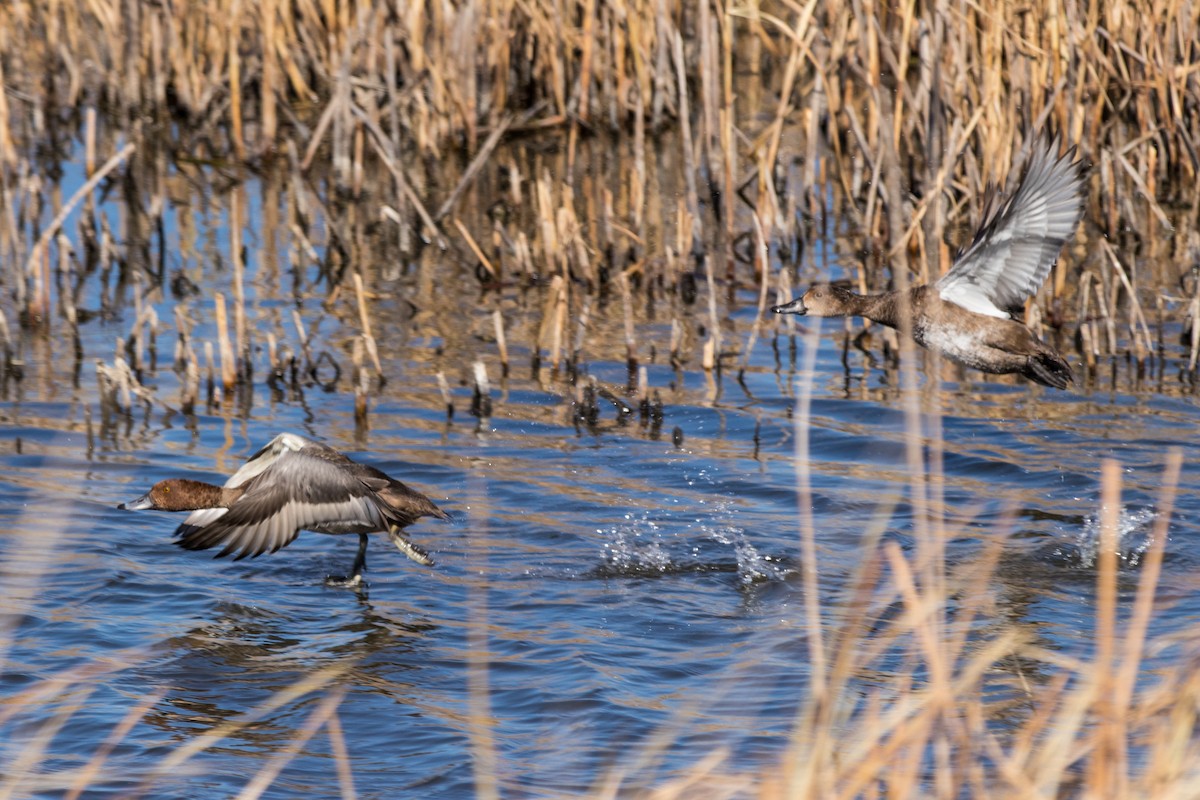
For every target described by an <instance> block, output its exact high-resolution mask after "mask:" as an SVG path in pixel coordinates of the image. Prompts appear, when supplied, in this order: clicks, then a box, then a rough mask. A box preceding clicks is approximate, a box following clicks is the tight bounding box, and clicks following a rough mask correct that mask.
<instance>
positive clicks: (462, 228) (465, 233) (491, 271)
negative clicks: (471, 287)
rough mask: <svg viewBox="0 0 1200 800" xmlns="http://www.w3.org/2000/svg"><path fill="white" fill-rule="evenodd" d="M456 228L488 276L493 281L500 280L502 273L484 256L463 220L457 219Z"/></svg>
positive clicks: (455, 220) (455, 221)
mask: <svg viewBox="0 0 1200 800" xmlns="http://www.w3.org/2000/svg"><path fill="white" fill-rule="evenodd" d="M454 227H456V228H458V232H459V233H460V234H462V237H463V239H465V240H466V242H467V247H469V248H471V252H472V253H474V254H475V258H477V259H479V263H480V264H482V265H483V268H484V269H486V270H487V271H488V275H490V276H491V277H492V280H493V281H498V280H500V273H499V272H497V271H496V268H495V267H494V266H492V262H491V260H490V259H489V258H488V257H487V256H486V255H484V252H483V250H482V249H481V248H480V247H479V245H478V244H477V243H476V242H475V237H474V236H472V235H471V232H470V231H469V230H467V226H466V225H463V224H462V220H460V219H458V218H457V217H455V219H454Z"/></svg>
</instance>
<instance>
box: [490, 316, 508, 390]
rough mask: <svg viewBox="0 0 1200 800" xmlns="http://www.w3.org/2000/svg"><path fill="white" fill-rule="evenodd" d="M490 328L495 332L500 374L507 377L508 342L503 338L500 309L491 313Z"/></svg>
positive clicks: (502, 318) (502, 319) (502, 317)
mask: <svg viewBox="0 0 1200 800" xmlns="http://www.w3.org/2000/svg"><path fill="white" fill-rule="evenodd" d="M492 327H493V328H494V329H495V331H496V349H497V350H498V351H499V353H500V369H501V374H502V375H504V376H506V377H507V375H508V340H507V339H506V338H505V336H504V315H503V314H501V313H500V309H498V308H497V309H496V310H495V311H493V312H492Z"/></svg>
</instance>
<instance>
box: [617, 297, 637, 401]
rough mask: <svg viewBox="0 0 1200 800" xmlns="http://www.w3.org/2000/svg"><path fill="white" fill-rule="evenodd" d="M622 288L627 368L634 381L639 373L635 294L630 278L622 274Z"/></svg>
mask: <svg viewBox="0 0 1200 800" xmlns="http://www.w3.org/2000/svg"><path fill="white" fill-rule="evenodd" d="M618 283H619V284H620V287H621V310H622V311H623V312H624V317H625V368H626V370H628V372H629V377H630V378H631V379H632V378H633V376H634V374H635V373H636V371H637V365H638V357H637V332H636V328H635V326H634V320H633V293H632V291H631V290H630V287H629V276H628V275H625V274H622V275H621V276H620V280H619V281H618Z"/></svg>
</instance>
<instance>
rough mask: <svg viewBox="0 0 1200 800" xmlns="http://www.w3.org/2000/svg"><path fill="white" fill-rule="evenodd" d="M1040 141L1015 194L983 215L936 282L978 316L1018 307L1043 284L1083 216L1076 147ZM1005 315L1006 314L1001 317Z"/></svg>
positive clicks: (945, 293) (946, 295)
mask: <svg viewBox="0 0 1200 800" xmlns="http://www.w3.org/2000/svg"><path fill="white" fill-rule="evenodd" d="M1058 147H1059V144H1058V138H1057V137H1055V139H1054V140H1053V141H1051V142H1045V141H1043V142H1042V143H1041V145H1040V146H1039V148H1038V149H1037V150H1036V151H1035V152H1034V154H1033V157H1032V159H1031V160H1030V162H1029V165H1028V166H1027V167H1026V168H1025V171H1024V173H1023V174H1022V176H1021V179H1020V182H1019V183H1018V185H1017V188H1016V191H1015V192H1014V193H1013V194H1012V195H1011V196H1010V197H1009V198H1008V199H1007V200H1005V201H1004V202H1003V203H999V204H997V205H995V206H994V207H993V208H991V209H990V210H989V213H987V214H986V215H985V218H984V222H983V224H982V225H981V226H980V228H979V231H978V233H976V234H975V239H974V241H973V242H972V243H971V246H970V247H968V248H967V249H966V250H965V251H964V252H963V253H962V254H961V255H960V256H959V257H958V260H957V261H956V262H955V264H954V266H953V267H952V268H951V269H950V271H949V272H947V273H946V274H945V275H944V276H943V277H942V278H941V279H940V280H939V281H938V282H937V284H936V286H937V288H938V292H939V294H940V295H941V296H942V298H943V299H944V300H948V301H950V302H953V303H956V304H958V305H961V306H963V307H965V308H969V309H970V310H972V311H977V312H979V313H992V314H993V315H994V316H998V314H996V313H995V312H994V311H989V310H988V309H987V306H991V307H992V309H998V310H999V311H1000V312H1005V311H1006V310H1007V309H1011V308H1018V307H1020V306H1021V304H1023V303H1024V302H1025V300H1026V298H1028V297H1030V296H1031V295H1033V294H1034V293H1035V292H1037V290H1038V288H1039V287H1040V286H1041V285H1042V284H1043V283H1044V282H1045V280H1046V276H1047V275H1049V273H1050V268H1051V267H1052V266H1053V265H1054V262H1055V260H1056V259H1057V258H1058V253H1059V251H1060V250H1061V249H1062V246H1063V244H1064V243H1065V242H1066V241H1067V240H1068V239H1070V238H1071V236H1072V235H1073V234H1074V233H1075V227H1076V226H1077V225H1078V224H1079V219H1080V217H1081V216H1082V214H1083V197H1082V189H1083V174H1082V166H1081V164H1080V163H1079V162H1078V161H1074V160H1073V159H1074V153H1075V148H1071V149H1070V150H1068V151H1067V152H1066V153H1065V154H1064V155H1062V156H1058V155H1057V153H1058ZM1004 316H1008V315H1007V313H1004Z"/></svg>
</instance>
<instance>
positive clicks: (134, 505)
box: [117, 492, 154, 511]
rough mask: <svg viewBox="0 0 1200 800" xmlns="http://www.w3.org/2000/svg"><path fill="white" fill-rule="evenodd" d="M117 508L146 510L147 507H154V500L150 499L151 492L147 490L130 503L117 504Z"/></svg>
mask: <svg viewBox="0 0 1200 800" xmlns="http://www.w3.org/2000/svg"><path fill="white" fill-rule="evenodd" d="M117 508H121V509H124V510H126V511H145V510H146V509H149V508H154V502H153V501H152V500H151V499H150V494H149V492H147V493H146V494H144V495H142V496H141V497H139V498H138V499H137V500H133V501H131V502H128V503H121V504H120V505H118V506H117Z"/></svg>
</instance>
